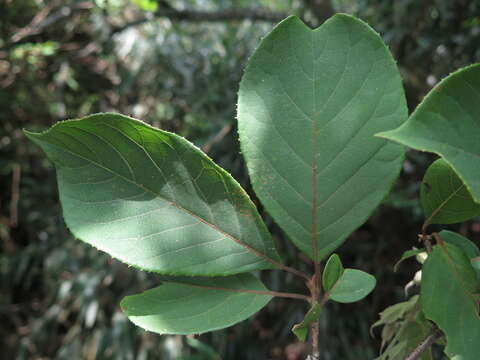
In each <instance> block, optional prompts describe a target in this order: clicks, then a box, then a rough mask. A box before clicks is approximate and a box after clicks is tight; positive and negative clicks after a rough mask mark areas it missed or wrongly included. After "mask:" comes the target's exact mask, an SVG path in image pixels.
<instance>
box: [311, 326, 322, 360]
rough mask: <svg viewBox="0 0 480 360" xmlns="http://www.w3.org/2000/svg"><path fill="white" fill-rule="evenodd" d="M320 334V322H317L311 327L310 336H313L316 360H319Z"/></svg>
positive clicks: (313, 349)
mask: <svg viewBox="0 0 480 360" xmlns="http://www.w3.org/2000/svg"><path fill="white" fill-rule="evenodd" d="M319 332H320V326H319V322H318V321H315V322H314V323H313V324H312V325H311V326H310V334H311V342H312V357H313V358H314V359H318V356H319V352H318V335H319Z"/></svg>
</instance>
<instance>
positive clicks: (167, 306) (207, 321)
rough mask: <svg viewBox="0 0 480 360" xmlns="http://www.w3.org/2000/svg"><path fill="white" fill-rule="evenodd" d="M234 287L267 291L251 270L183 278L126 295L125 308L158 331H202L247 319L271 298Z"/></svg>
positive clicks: (138, 321) (131, 316) (135, 319)
mask: <svg viewBox="0 0 480 360" xmlns="http://www.w3.org/2000/svg"><path fill="white" fill-rule="evenodd" d="M211 288H224V289H225V288H226V289H232V290H243V289H246V290H257V291H265V290H266V289H265V287H264V286H263V284H262V283H261V282H260V281H259V280H258V279H257V278H256V277H255V276H253V275H251V274H240V275H234V276H228V277H215V278H195V277H192V278H190V279H187V278H184V279H183V280H182V282H181V283H173V282H170V283H164V284H163V285H161V286H158V287H156V288H153V289H150V290H147V291H145V292H143V293H141V294H138V295H131V296H127V297H125V298H124V299H123V300H122V302H121V304H120V305H121V307H122V310H123V311H124V312H125V314H127V316H128V318H129V319H130V320H131V321H132V322H133V323H135V324H136V325H138V326H140V327H142V328H144V329H145V330H148V331H153V332H155V333H158V334H199V333H203V332H207V331H212V330H217V329H222V328H225V327H228V326H231V325H233V324H235V323H237V322H239V321H242V320H245V319H247V318H248V317H250V316H251V315H253V314H254V313H256V312H257V311H259V310H260V309H261V308H262V307H264V306H265V305H266V304H267V303H268V302H269V301H270V299H271V298H272V297H271V296H269V295H259V294H252V293H242V292H235V291H226V290H213V289H211Z"/></svg>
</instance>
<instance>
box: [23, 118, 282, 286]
mask: <svg viewBox="0 0 480 360" xmlns="http://www.w3.org/2000/svg"><path fill="white" fill-rule="evenodd" d="M27 136H28V137H29V138H30V139H31V140H33V141H34V142H36V143H37V144H38V145H40V146H41V147H42V148H43V150H44V151H45V152H46V153H47V155H48V156H49V157H50V158H51V160H53V161H54V163H55V165H56V168H57V178H58V185H59V193H60V201H61V203H62V207H63V211H64V218H65V221H66V223H67V226H68V227H69V228H70V230H71V231H72V233H73V234H74V235H75V236H76V237H78V238H79V239H81V240H83V241H85V242H88V243H90V244H91V245H93V246H95V247H97V248H99V249H100V250H102V251H105V252H108V253H109V254H111V255H112V256H114V257H116V258H118V259H119V260H121V261H123V262H125V263H128V264H130V265H132V266H136V267H138V268H141V269H143V270H147V271H156V272H161V273H165V274H173V275H205V276H212V275H229V274H234V273H240V272H248V271H252V270H255V269H266V268H272V267H275V265H274V264H272V262H274V263H275V262H279V257H278V254H277V253H276V250H275V247H274V244H273V241H272V239H271V237H270V235H269V233H268V231H267V230H266V227H265V225H264V224H263V221H262V220H261V218H260V216H259V215H258V213H257V211H256V209H255V206H254V205H253V203H252V202H251V201H250V199H249V198H248V195H246V193H245V192H244V191H243V189H241V187H240V185H239V184H238V183H237V182H236V181H235V180H233V178H231V176H230V175H229V174H228V173H227V172H225V171H224V170H223V169H221V168H220V167H218V166H217V165H215V164H214V163H213V162H212V161H211V160H210V159H209V158H208V157H207V156H206V155H204V154H203V153H201V152H200V151H199V150H198V149H197V148H196V147H194V146H193V145H192V144H190V143H189V142H188V141H186V140H185V139H183V138H181V137H179V136H177V135H175V134H172V133H168V132H165V131H161V130H158V129H155V128H153V127H150V126H148V125H146V124H144V123H142V122H140V121H138V120H135V119H132V118H128V117H125V116H122V115H118V114H109V113H107V114H96V115H91V116H88V117H86V118H83V119H80V120H70V121H65V122H61V123H58V124H56V125H55V126H53V127H52V128H51V129H50V130H48V131H47V132H44V133H41V134H32V133H28V132H27ZM160 239H161V241H159V240H160ZM269 260H272V261H269Z"/></svg>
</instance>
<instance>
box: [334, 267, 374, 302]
mask: <svg viewBox="0 0 480 360" xmlns="http://www.w3.org/2000/svg"><path fill="white" fill-rule="evenodd" d="M375 284H376V280H375V278H374V277H373V276H372V275H370V274H368V273H366V272H364V271H361V270H356V269H345V271H344V272H343V273H342V276H340V278H339V279H338V280H337V282H336V283H335V285H334V286H333V288H332V289H331V290H330V291H329V292H328V296H329V299H330V300H333V301H336V302H339V303H351V302H355V301H358V300H361V299H363V298H364V297H365V296H367V295H368V294H370V293H371V292H372V290H373V289H374V288H375Z"/></svg>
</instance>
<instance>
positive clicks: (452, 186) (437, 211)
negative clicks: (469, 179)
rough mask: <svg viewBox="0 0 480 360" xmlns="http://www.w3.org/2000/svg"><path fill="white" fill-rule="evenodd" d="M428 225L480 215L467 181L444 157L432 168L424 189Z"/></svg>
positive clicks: (451, 222)
mask: <svg viewBox="0 0 480 360" xmlns="http://www.w3.org/2000/svg"><path fill="white" fill-rule="evenodd" d="M420 201H421V203H422V207H423V211H424V212H425V218H426V221H425V223H426V224H453V223H457V222H462V221H465V220H468V219H470V218H472V217H474V216H477V215H480V204H477V203H475V202H474V201H473V199H472V196H471V195H470V193H469V191H468V190H467V188H466V187H465V184H464V183H463V181H462V180H461V179H460V178H459V177H458V175H457V174H456V173H455V171H454V170H453V169H452V168H451V167H450V165H448V163H447V162H446V161H445V160H443V159H438V160H436V161H435V162H434V163H433V164H432V165H430V167H429V168H428V170H427V172H426V173H425V176H424V177H423V181H422V185H421V188H420Z"/></svg>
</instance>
